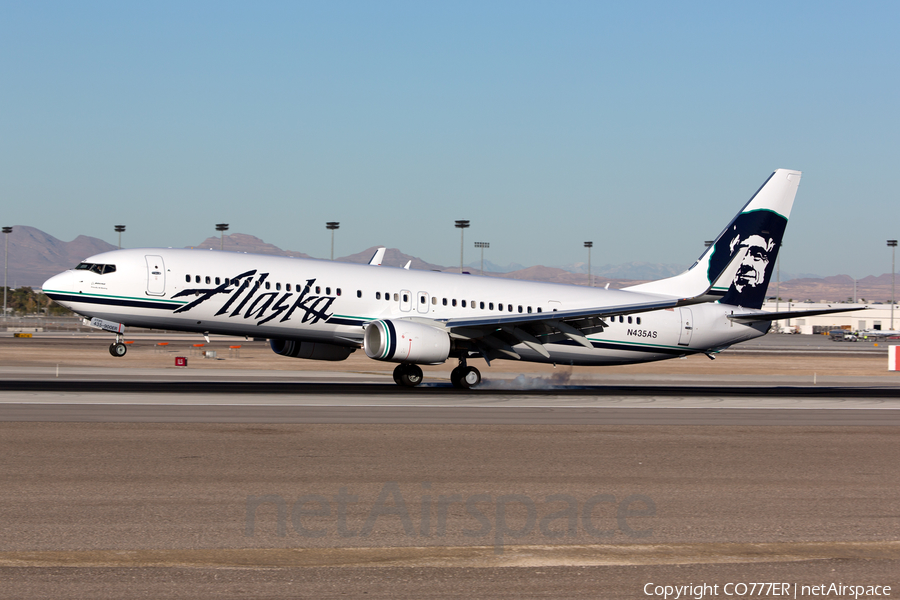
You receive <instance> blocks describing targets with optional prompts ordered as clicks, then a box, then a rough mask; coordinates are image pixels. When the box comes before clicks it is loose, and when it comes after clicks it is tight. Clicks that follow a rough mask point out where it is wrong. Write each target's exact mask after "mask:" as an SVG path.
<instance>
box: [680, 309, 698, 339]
mask: <svg viewBox="0 0 900 600" xmlns="http://www.w3.org/2000/svg"><path fill="white" fill-rule="evenodd" d="M678 310H680V311H681V334H680V335H679V336H678V345H679V346H690V344H691V335H693V333H694V317H693V315H692V314H691V309H689V308H679V309H678Z"/></svg>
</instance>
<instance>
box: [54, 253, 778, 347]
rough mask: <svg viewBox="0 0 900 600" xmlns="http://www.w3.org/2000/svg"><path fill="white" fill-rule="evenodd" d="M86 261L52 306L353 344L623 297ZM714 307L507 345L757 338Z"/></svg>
mask: <svg viewBox="0 0 900 600" xmlns="http://www.w3.org/2000/svg"><path fill="white" fill-rule="evenodd" d="M86 262H87V263H91V264H99V265H114V266H115V271H114V272H107V273H103V272H102V270H103V269H97V270H98V271H101V272H100V273H98V272H94V271H91V270H74V269H73V270H69V271H66V272H64V273H61V274H60V275H57V276H55V277H53V278H51V279H50V280H48V281H47V282H46V283H45V284H44V287H45V290H44V291H45V292H46V293H47V294H48V295H50V296H51V297H52V298H54V299H55V300H56V301H58V302H59V303H61V304H63V305H65V306H67V307H69V308H71V309H72V310H73V311H75V312H77V313H79V314H81V315H85V316H88V317H96V318H100V319H104V320H107V321H112V322H115V323H121V324H124V325H126V326H134V327H151V328H163V329H170V330H182V331H195V332H204V333H215V334H225V335H234V336H252V337H263V338H273V339H291V340H300V341H311V342H323V343H328V344H334V345H338V346H350V347H359V346H360V344H361V343H362V340H363V334H364V327H365V325H366V324H367V323H368V322H370V321H372V320H376V319H382V320H385V319H391V320H403V319H419V320H421V321H422V322H432V321H434V320H436V319H445V318H456V317H476V316H477V317H481V316H489V315H494V314H496V315H510V313H522V314H525V313H529V312H544V313H548V312H552V311H554V310H557V311H565V310H571V309H579V308H588V307H596V306H609V305H618V304H627V303H628V302H629V299H630V298H631V297H633V296H634V293H633V292H628V291H624V290H605V289H599V288H589V287H583V286H573V285H560V284H551V283H539V282H532V281H515V280H508V279H501V278H497V277H481V276H476V275H467V274H462V275H460V274H453V273H439V272H429V271H411V270H405V269H398V268H392V267H383V266H382V267H376V266H370V265H359V264H348V263H339V262H331V261H324V260H314V259H298V258H287V257H277V256H265V255H254V254H244V253H233V252H217V251H210V250H182V249H159V248H151V249H130V250H116V251H112V252H106V253H103V254H99V255H96V256H93V257H91V258H89V259H86ZM744 312H751V311H744V310H743V309H741V308H739V307H735V306H728V305H720V304H717V303H706V304H696V305H693V306H689V307H681V308H673V309H667V310H657V311H653V312H643V313H636V314H631V315H628V314H623V315H618V316H615V317H610V318H606V319H605V321H606V323H607V324H608V327H607V328H606V329H605V330H603V331H602V332H598V333H594V334H591V335H588V336H587V337H588V340H589V341H590V342H591V345H592V346H593V348H592V349H589V348H586V347H584V346H582V345H579V344H576V343H575V342H572V341H570V340H565V341H563V342H560V343H548V344H546V345H545V346H544V347H545V348H546V350H547V351H548V352H549V354H550V357H549V358H547V357H545V356H543V355H541V354H539V353H538V352H535V351H534V350H533V349H531V348H529V347H528V346H527V345H524V344H519V345H516V346H515V347H514V348H515V351H516V352H517V353H518V354H519V355H520V356H521V358H522V359H523V360H530V361H537V362H554V363H561V364H575V365H604V364H625V363H635V362H645V361H653V360H661V359H665V358H673V357H677V356H684V355H687V354H695V353H702V352H715V351H718V350H721V349H723V348H726V347H728V346H729V345H731V344H734V343H737V342H742V341H745V340H748V339H752V338H755V337H759V336H760V335H763V334H764V333H765V331H766V330H767V328H768V323H765V324H758V323H756V324H741V323H736V322H733V321H731V320H729V319H728V318H727V315H729V314H742V313H744Z"/></svg>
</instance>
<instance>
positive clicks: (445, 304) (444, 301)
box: [441, 298, 447, 306]
mask: <svg viewBox="0 0 900 600" xmlns="http://www.w3.org/2000/svg"><path fill="white" fill-rule="evenodd" d="M441 304H443V305H444V306H447V299H446V298H444V299H443V300H441Z"/></svg>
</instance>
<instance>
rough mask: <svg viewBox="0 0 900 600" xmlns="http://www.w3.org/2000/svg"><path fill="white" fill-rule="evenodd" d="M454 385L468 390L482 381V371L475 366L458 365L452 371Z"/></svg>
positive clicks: (451, 378)
mask: <svg viewBox="0 0 900 600" xmlns="http://www.w3.org/2000/svg"><path fill="white" fill-rule="evenodd" d="M450 382H451V383H452V384H453V387H455V388H458V389H461V390H467V389H469V388H473V387H475V386H476V385H478V384H479V383H481V373H480V372H479V371H478V369H476V368H475V367H456V368H455V369H453V370H452V371H451V372H450Z"/></svg>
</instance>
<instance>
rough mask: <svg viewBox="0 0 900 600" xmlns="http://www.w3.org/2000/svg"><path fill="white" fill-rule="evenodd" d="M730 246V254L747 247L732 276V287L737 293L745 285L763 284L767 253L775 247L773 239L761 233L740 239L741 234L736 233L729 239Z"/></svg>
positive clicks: (767, 263) (767, 265) (767, 266)
mask: <svg viewBox="0 0 900 600" xmlns="http://www.w3.org/2000/svg"><path fill="white" fill-rule="evenodd" d="M730 247H731V255H732V256H733V255H734V253H735V251H736V250H738V249H740V248H746V249H747V253H746V254H745V255H744V258H743V260H741V265H740V266H739V267H738V270H737V273H735V276H734V289H736V290H737V291H738V293H743V292H744V289H745V288H747V287H756V286H759V285H763V284H765V282H766V271H767V270H768V268H769V253H770V252H772V249H773V248H774V247H775V240H773V239H772V238H768V239H766V238H765V237H763V236H761V235H751V236H748V237H747V238H746V239H744V240H741V236H740V235H737V236H735V237H734V239H732V240H731V244H730Z"/></svg>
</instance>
